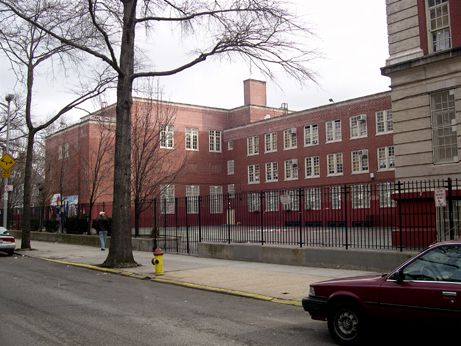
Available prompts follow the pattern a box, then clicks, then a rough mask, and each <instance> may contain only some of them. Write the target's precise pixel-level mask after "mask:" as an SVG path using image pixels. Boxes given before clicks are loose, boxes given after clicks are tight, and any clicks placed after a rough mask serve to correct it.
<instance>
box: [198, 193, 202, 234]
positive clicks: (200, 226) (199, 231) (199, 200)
mask: <svg viewBox="0 0 461 346" xmlns="http://www.w3.org/2000/svg"><path fill="white" fill-rule="evenodd" d="M201 205H202V196H198V242H199V243H201V242H202V212H201V208H200V206H201Z"/></svg>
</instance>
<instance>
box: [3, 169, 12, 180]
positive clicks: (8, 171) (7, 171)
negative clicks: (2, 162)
mask: <svg viewBox="0 0 461 346" xmlns="http://www.w3.org/2000/svg"><path fill="white" fill-rule="evenodd" d="M10 172H11V171H10V170H9V169H2V178H9V177H10Z"/></svg>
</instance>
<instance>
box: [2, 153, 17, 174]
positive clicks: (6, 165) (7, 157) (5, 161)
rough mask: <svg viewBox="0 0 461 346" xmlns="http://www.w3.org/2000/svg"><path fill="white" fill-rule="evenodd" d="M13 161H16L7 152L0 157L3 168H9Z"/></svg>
mask: <svg viewBox="0 0 461 346" xmlns="http://www.w3.org/2000/svg"><path fill="white" fill-rule="evenodd" d="M15 163H16V161H14V159H13V158H12V157H11V156H10V155H8V154H5V155H3V156H2V158H1V159H0V166H1V167H2V168H3V169H7V170H9V169H10V168H11V167H12V166H13V165H14V164H15Z"/></svg>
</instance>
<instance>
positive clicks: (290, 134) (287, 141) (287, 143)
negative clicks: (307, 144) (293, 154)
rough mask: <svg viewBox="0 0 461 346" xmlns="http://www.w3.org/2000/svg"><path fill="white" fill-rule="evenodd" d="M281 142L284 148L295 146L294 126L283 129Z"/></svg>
mask: <svg viewBox="0 0 461 346" xmlns="http://www.w3.org/2000/svg"><path fill="white" fill-rule="evenodd" d="M283 143H284V148H285V149H294V148H296V147H297V144H298V142H297V137H296V128H292V129H287V130H285V131H283Z"/></svg>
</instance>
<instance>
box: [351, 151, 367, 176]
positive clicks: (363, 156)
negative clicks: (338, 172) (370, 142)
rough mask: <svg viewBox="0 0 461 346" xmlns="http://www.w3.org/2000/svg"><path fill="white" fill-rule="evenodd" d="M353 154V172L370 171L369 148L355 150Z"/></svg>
mask: <svg viewBox="0 0 461 346" xmlns="http://www.w3.org/2000/svg"><path fill="white" fill-rule="evenodd" d="M351 154H352V173H363V172H368V150H367V149H365V150H355V151H353V152H352V153H351Z"/></svg>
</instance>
